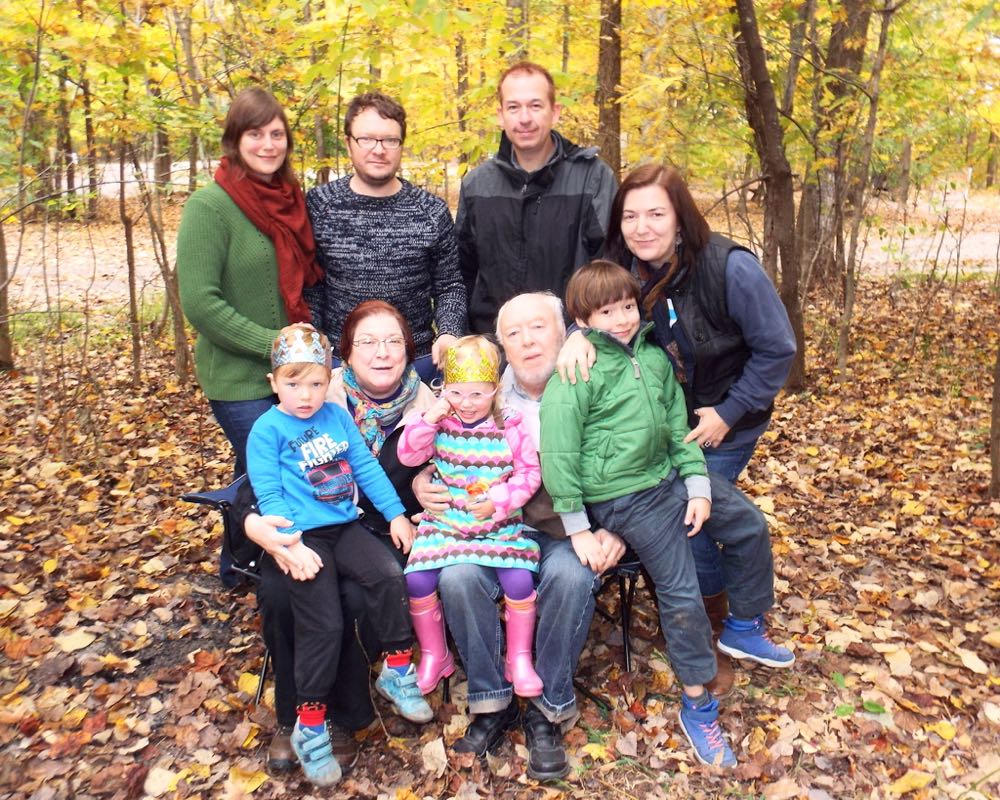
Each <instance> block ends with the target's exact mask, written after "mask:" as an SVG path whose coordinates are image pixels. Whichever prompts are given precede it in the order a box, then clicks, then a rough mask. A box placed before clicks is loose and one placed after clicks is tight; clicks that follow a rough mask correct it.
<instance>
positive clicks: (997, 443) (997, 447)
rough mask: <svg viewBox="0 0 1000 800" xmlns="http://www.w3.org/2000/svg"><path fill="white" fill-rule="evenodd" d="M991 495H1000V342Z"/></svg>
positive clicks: (999, 347) (995, 380)
mask: <svg viewBox="0 0 1000 800" xmlns="http://www.w3.org/2000/svg"><path fill="white" fill-rule="evenodd" d="M990 475H991V478H990V497H1000V342H998V343H997V360H996V364H995V365H994V367H993V405H992V412H991V416H990Z"/></svg>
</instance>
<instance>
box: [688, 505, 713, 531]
mask: <svg viewBox="0 0 1000 800" xmlns="http://www.w3.org/2000/svg"><path fill="white" fill-rule="evenodd" d="M710 516H712V504H711V503H710V502H709V501H708V500H707V499H705V498H704V497H692V498H691V499H690V500H688V508H687V514H686V515H685V516H684V524H685V525H690V526H691V530H689V531H688V538H690V537H692V536H694V535H695V534H697V533H698V531H700V530H701V526H702V525H704V524H705V523H706V522H707V521H708V518H709V517H710Z"/></svg>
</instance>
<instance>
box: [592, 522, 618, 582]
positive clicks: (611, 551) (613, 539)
mask: <svg viewBox="0 0 1000 800" xmlns="http://www.w3.org/2000/svg"><path fill="white" fill-rule="evenodd" d="M594 536H595V537H597V541H599V542H600V543H601V550H603V551H604V566H603V567H602V568H601V571H602V572H603V571H606V570H609V569H611V568H612V567H614V566H615V565H616V564H617V563H618V562H619V561H620V560H621V557H622V556H623V555H625V542H624V541H622V538H621V537H620V536H619V535H618V534H617V533H612V532H611V531H609V530H605V529H604V528H598V529H597V530H596V531H594Z"/></svg>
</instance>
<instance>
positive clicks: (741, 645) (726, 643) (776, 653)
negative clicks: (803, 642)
mask: <svg viewBox="0 0 1000 800" xmlns="http://www.w3.org/2000/svg"><path fill="white" fill-rule="evenodd" d="M719 649H720V650H721V651H722V652H723V653H726V654H727V655H730V656H732V657H733V658H749V659H750V660H751V661H756V662H757V663H758V664H766V665H767V666H769V667H790V666H792V664H794V663H795V654H794V653H792V651H791V650H789V649H788V648H787V647H781V646H780V645H776V644H775V643H774V642H772V641H771V639H770V638H769V637H768V635H767V628H766V627H765V625H764V617H763V616H758V617H754V618H753V619H736V618H735V617H726V622H725V625H724V626H723V630H722V635H721V636H720V637H719Z"/></svg>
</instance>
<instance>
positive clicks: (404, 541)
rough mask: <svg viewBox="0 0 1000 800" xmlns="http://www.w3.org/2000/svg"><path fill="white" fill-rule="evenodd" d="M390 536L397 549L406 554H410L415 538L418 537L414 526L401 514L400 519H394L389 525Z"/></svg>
mask: <svg viewBox="0 0 1000 800" xmlns="http://www.w3.org/2000/svg"><path fill="white" fill-rule="evenodd" d="M389 535H390V536H391V537H392V543H393V544H394V545H396V547H398V548H399V549H400V550H402V551H403V552H404V553H409V552H410V548H411V547H412V546H413V538H414V536H416V532H415V531H414V530H413V525H412V524H410V521H409V520H408V519H407V518H406V514H400V515H399V516H398V517H394V518H393V520H392V522H390V523H389Z"/></svg>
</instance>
